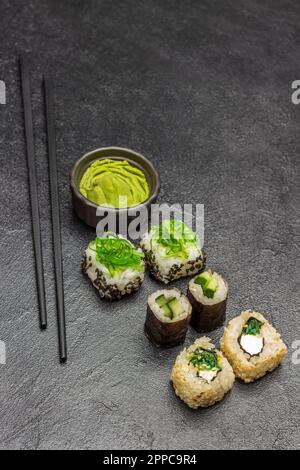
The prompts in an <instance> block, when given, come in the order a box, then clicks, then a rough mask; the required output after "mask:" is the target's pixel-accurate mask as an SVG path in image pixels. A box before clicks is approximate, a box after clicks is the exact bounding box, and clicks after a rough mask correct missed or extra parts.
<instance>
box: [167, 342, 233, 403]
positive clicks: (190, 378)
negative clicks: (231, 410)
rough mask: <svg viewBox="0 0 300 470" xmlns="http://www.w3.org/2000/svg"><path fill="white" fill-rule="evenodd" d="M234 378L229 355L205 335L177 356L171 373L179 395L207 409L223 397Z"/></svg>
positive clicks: (184, 399) (188, 401) (186, 400)
mask: <svg viewBox="0 0 300 470" xmlns="http://www.w3.org/2000/svg"><path fill="white" fill-rule="evenodd" d="M234 380H235V377H234V373H233V370H232V367H231V365H230V364H229V362H228V361H227V359H226V357H224V356H223V354H222V353H221V352H220V351H219V350H218V349H216V348H215V346H214V344H212V343H211V340H210V339H209V338H206V337H205V336H204V337H203V338H200V339H196V341H195V342H194V344H192V345H191V346H190V347H189V348H185V349H184V350H183V351H182V352H181V353H180V354H179V356H177V359H176V361H175V364H174V366H173V369H172V374H171V381H172V383H173V387H174V390H175V393H176V395H177V396H179V398H181V400H183V401H184V402H185V403H186V404H187V405H188V406H189V407H190V408H198V407H203V408H206V407H207V406H211V405H213V404H214V403H216V402H218V401H220V400H222V398H223V397H224V395H225V394H226V393H227V392H228V391H229V390H230V389H231V388H232V386H233V384H234Z"/></svg>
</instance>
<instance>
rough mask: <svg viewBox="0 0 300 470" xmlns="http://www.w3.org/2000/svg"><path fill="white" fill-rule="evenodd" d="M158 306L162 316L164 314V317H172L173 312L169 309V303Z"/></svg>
mask: <svg viewBox="0 0 300 470" xmlns="http://www.w3.org/2000/svg"><path fill="white" fill-rule="evenodd" d="M160 308H161V309H162V310H163V312H164V316H165V317H168V318H171V320H172V318H173V312H172V310H171V309H170V307H169V305H168V304H165V305H163V306H162V307H160Z"/></svg>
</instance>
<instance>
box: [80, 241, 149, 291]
mask: <svg viewBox="0 0 300 470" xmlns="http://www.w3.org/2000/svg"><path fill="white" fill-rule="evenodd" d="M82 270H83V272H84V273H85V274H87V275H88V277H89V278H90V280H91V281H92V283H93V285H94V287H95V288H96V289H97V290H98V291H99V295H100V297H101V298H104V299H107V300H115V299H120V298H121V297H123V296H124V295H127V294H131V293H132V292H135V291H137V290H138V289H139V287H140V285H141V283H142V281H143V279H144V271H145V264H144V255H143V252H142V250H141V249H139V248H136V247H135V246H134V245H133V244H132V243H130V241H128V240H126V238H124V237H122V236H121V235H117V234H115V233H113V232H106V233H105V234H104V235H103V237H96V239H95V240H93V241H92V242H90V243H89V246H88V248H87V249H86V250H85V252H84V255H83V262H82Z"/></svg>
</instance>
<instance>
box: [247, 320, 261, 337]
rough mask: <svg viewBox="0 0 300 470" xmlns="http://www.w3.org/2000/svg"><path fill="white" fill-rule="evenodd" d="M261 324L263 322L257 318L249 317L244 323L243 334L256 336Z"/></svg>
mask: <svg viewBox="0 0 300 470" xmlns="http://www.w3.org/2000/svg"><path fill="white" fill-rule="evenodd" d="M262 326H263V322H261V321H259V320H257V318H253V317H252V318H250V319H249V320H248V321H247V323H246V325H245V326H244V328H243V334H244V335H252V336H257V335H259V334H260V330H261V327H262Z"/></svg>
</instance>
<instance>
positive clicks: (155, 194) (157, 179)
mask: <svg viewBox="0 0 300 470" xmlns="http://www.w3.org/2000/svg"><path fill="white" fill-rule="evenodd" d="M104 150H105V151H107V150H112V151H120V150H121V151H122V152H124V151H125V152H129V153H131V154H134V155H136V156H137V157H139V158H140V159H141V160H142V161H144V162H146V163H147V165H149V167H150V168H151V170H152V171H153V174H154V179H155V184H154V187H153V189H152V190H151V193H150V195H149V197H148V198H147V199H145V201H143V202H142V203H140V204H136V205H134V206H129V207H124V208H118V207H107V206H101V205H97V204H95V203H94V202H92V201H90V200H89V199H87V198H86V197H84V196H83V195H82V194H81V193H80V191H79V189H78V187H77V186H76V184H75V174H76V171H77V168H78V166H79V165H80V164H81V163H82V162H83V161H84V160H86V158H87V157H89V156H90V155H92V154H94V153H96V152H102V151H104ZM111 157H112V158H114V155H112V156H111ZM115 157H116V158H122V156H120V157H118V156H117V155H116V156H115ZM100 158H101V157H100ZM124 160H126V158H124ZM70 186H71V189H72V191H73V193H74V194H75V195H76V197H77V198H78V199H80V201H81V202H82V203H83V204H86V205H87V206H89V207H90V208H92V209H95V210H97V208H98V207H101V208H102V209H103V210H105V211H115V212H117V213H122V212H127V211H128V210H131V209H134V210H137V209H138V208H142V207H144V206H146V205H149V203H150V204H151V202H152V201H153V200H156V198H157V197H158V193H159V190H160V176H159V174H158V172H157V170H156V169H155V168H154V166H153V164H152V162H151V161H150V160H148V158H146V157H145V156H144V155H142V154H141V153H139V152H136V151H135V150H132V149H129V148H127V147H99V148H97V149H94V150H91V151H89V152H87V153H85V154H84V155H82V157H80V158H79V159H78V160H76V162H75V163H74V165H73V167H72V169H71V171H70Z"/></svg>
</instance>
